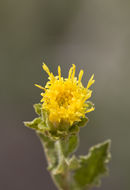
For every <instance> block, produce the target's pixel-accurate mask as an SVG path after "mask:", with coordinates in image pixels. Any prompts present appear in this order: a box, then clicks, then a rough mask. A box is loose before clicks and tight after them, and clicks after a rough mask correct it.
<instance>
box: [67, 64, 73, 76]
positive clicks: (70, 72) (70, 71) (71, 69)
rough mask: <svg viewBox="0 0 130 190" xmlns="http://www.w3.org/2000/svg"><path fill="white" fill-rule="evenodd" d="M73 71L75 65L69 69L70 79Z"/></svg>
mask: <svg viewBox="0 0 130 190" xmlns="http://www.w3.org/2000/svg"><path fill="white" fill-rule="evenodd" d="M72 71H73V66H72V67H71V68H70V70H69V75H68V79H70V78H71V75H72Z"/></svg>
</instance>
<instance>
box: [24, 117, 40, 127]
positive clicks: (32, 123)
mask: <svg viewBox="0 0 130 190" xmlns="http://www.w3.org/2000/svg"><path fill="white" fill-rule="evenodd" d="M41 122H42V120H41V118H40V117H38V118H35V119H34V120H33V121H27V122H24V125H25V126H26V127H29V128H32V129H35V130H38V129H39V128H38V125H39V124H40V123H41Z"/></svg>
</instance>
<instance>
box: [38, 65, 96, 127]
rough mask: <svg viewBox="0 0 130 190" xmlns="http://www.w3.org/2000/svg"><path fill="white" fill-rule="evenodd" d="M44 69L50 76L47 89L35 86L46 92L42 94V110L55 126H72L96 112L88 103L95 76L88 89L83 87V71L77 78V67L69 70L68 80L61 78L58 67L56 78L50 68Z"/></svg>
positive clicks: (44, 67)
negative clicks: (62, 124)
mask: <svg viewBox="0 0 130 190" xmlns="http://www.w3.org/2000/svg"><path fill="white" fill-rule="evenodd" d="M43 69H44V70H45V71H46V72H47V74H48V75H49V77H48V79H49V81H48V82H47V84H46V86H45V88H44V87H42V86H40V85H37V84H35V85H36V86H37V87H38V88H40V89H42V90H43V91H44V92H43V93H41V95H42V99H41V102H43V104H42V108H43V109H44V110H47V111H48V113H49V120H50V122H52V123H53V124H55V125H58V124H60V122H66V123H69V124H70V125H72V124H73V123H74V122H78V121H80V120H81V118H84V117H85V114H86V113H87V112H91V111H93V110H94V107H91V108H89V104H88V103H87V102H86V100H88V99H89V98H90V97H91V94H92V90H90V89H89V88H90V86H91V85H92V84H93V83H94V82H95V80H93V78H94V75H92V77H91V78H90V80H89V82H88V84H87V87H86V88H85V87H84V86H83V85H82V82H81V79H82V76H83V70H81V71H80V73H79V76H78V79H77V77H75V70H76V67H75V65H72V67H71V68H70V70H69V74H68V78H63V77H62V76H61V68H60V66H58V76H54V75H53V73H51V72H50V70H49V68H48V67H47V66H46V65H45V64H43Z"/></svg>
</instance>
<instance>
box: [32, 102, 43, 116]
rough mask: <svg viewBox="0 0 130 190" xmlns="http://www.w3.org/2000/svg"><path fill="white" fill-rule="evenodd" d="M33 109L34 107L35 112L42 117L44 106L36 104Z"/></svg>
mask: <svg viewBox="0 0 130 190" xmlns="http://www.w3.org/2000/svg"><path fill="white" fill-rule="evenodd" d="M33 107H34V110H35V112H36V114H38V115H41V108H42V105H41V104H40V103H39V104H34V105H33Z"/></svg>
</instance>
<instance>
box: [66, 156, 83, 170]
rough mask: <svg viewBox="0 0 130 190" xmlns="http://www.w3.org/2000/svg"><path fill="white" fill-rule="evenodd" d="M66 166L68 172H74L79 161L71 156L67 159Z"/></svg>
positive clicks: (78, 165)
mask: <svg viewBox="0 0 130 190" xmlns="http://www.w3.org/2000/svg"><path fill="white" fill-rule="evenodd" d="M68 165H69V169H70V170H76V169H78V168H79V167H80V164H79V160H78V159H77V158H76V156H75V155H73V156H72V158H70V159H69V161H68Z"/></svg>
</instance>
